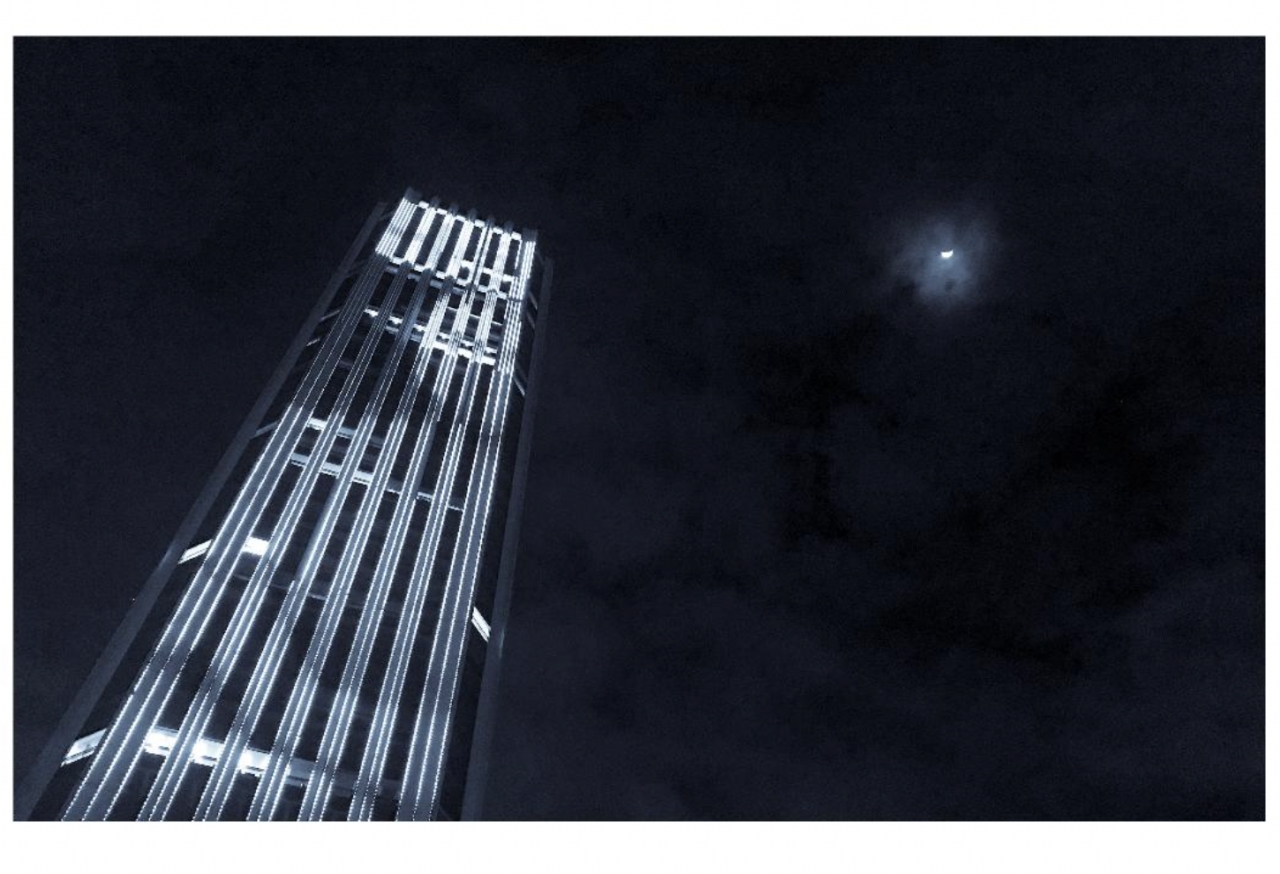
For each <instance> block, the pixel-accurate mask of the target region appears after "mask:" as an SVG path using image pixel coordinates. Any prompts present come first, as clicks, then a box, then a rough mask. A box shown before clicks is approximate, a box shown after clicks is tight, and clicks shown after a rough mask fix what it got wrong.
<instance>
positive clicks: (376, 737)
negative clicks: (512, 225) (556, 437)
mask: <svg viewBox="0 0 1280 874" xmlns="http://www.w3.org/2000/svg"><path fill="white" fill-rule="evenodd" d="M479 248H481V249H482V248H483V247H479ZM474 296H475V292H473V291H469V292H467V295H466V298H467V301H466V302H467V303H468V310H469V308H470V307H469V300H470V299H472V298H474ZM496 303H497V297H496V296H495V295H485V296H484V308H483V310H482V311H481V318H480V324H479V325H478V326H477V328H476V337H478V338H483V339H484V340H486V341H487V338H488V334H489V325H490V322H491V321H492V319H493V310H494V306H495V305H496ZM458 321H459V323H460V324H465V323H463V322H462V307H461V305H460V306H459V317H458ZM457 336H458V335H457V334H456V333H455V338H456V337H457ZM455 361H456V359H455ZM455 366H456V365H455ZM479 375H480V366H479V365H478V364H477V363H476V362H475V361H470V362H468V363H467V367H466V371H465V375H464V377H463V385H462V388H461V392H460V396H459V399H458V411H457V412H455V414H454V421H453V423H452V426H451V428H450V432H449V438H448V441H447V442H446V444H445V451H444V459H443V462H442V465H441V470H440V474H439V477H438V478H437V483H436V488H435V489H434V494H435V495H436V496H437V498H440V497H445V498H446V499H445V500H436V501H433V502H432V504H431V508H430V510H429V511H428V514H427V522H426V528H425V530H424V532H423V538H422V543H421V546H420V547H419V549H418V555H417V558H416V560H415V563H414V568H413V575H412V578H411V581H410V589H409V593H408V594H407V595H406V597H405V601H404V606H403V607H402V608H401V613H400V619H399V622H398V623H397V627H396V635H395V640H394V642H393V644H392V652H391V659H390V661H389V663H388V668H387V673H386V674H385V675H384V678H383V683H382V687H381V690H380V691H379V694H378V703H377V708H376V710H375V713H374V718H373V722H372V723H371V725H370V728H369V741H368V743H366V744H365V750H364V756H363V758H362V760H361V763H360V771H359V774H358V775H357V777H356V782H355V785H354V787H353V788H352V799H351V808H350V812H349V813H348V817H347V818H348V819H350V820H360V819H369V818H370V817H371V816H372V813H373V800H374V794H375V792H376V790H377V787H378V785H379V782H380V780H381V776H382V768H383V765H384V764H385V762H386V756H387V751H388V747H389V746H390V741H391V730H392V727H393V726H394V725H395V720H396V715H397V713H398V712H399V699H400V694H401V692H402V691H403V688H404V682H405V673H406V671H407V669H408V661H409V655H410V652H411V651H412V648H413V644H414V642H415V640H416V638H417V628H418V624H419V621H420V619H421V611H422V607H423V605H424V602H425V598H426V588H427V582H428V581H429V580H430V577H431V569H432V567H433V566H434V564H435V558H436V550H437V547H438V545H439V543H440V539H441V535H442V533H443V527H444V517H445V512H446V511H447V507H448V501H447V496H449V495H451V494H452V493H453V483H454V480H455V478H456V476H457V471H458V466H459V462H460V460H461V455H462V447H463V444H464V443H465V437H466V431H467V426H468V424H469V423H470V420H471V411H472V408H473V405H474V400H475V394H476V385H477V383H478V381H479ZM436 415H439V413H438V412H437V413H436ZM412 749H413V745H412V742H411V743H410V750H411V752H412Z"/></svg>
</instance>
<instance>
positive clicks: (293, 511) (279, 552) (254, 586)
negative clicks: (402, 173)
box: [138, 282, 403, 819]
mask: <svg viewBox="0 0 1280 874" xmlns="http://www.w3.org/2000/svg"><path fill="white" fill-rule="evenodd" d="M402 285H403V283H394V282H393V283H392V286H391V288H390V289H389V290H388V292H387V299H388V300H387V310H388V312H389V311H390V309H391V308H392V307H394V305H395V304H394V298H395V296H396V295H397V294H398V293H399V290H400V288H401V287H402ZM380 329H381V325H379V324H377V323H375V330H373V331H370V332H369V333H368V334H367V335H366V336H365V338H364V340H363V342H362V344H361V347H360V351H359V353H358V355H357V356H356V361H355V363H354V364H353V366H352V367H351V369H350V371H349V372H348V373H347V375H346V378H345V380H344V381H343V383H342V388H341V391H340V392H339V394H338V398H337V399H336V400H335V402H334V408H333V412H332V414H330V416H329V418H330V420H333V421H339V422H341V421H343V420H345V418H346V416H347V412H348V410H349V409H350V407H351V405H352V403H353V402H354V400H355V397H356V392H357V388H358V386H359V385H360V382H361V381H362V380H363V378H364V375H365V373H366V371H367V370H368V368H369V363H370V361H371V360H372V359H373V355H374V351H375V350H376V348H377V346H378V344H379V342H380V334H381V330H380ZM310 418H311V416H310V415H308V416H307V419H310ZM337 436H338V430H337V429H330V428H326V429H325V430H324V431H322V432H320V438H319V440H318V441H317V444H316V448H315V449H314V450H313V454H312V458H311V461H310V462H309V463H308V465H307V467H305V468H303V471H302V475H301V476H300V477H299V478H298V481H297V482H296V483H295V484H294V486H293V488H292V489H291V490H290V494H289V497H288V500H287V501H286V502H285V506H284V509H283V510H282V511H281V514H280V518H279V520H278V521H277V522H276V524H275V530H274V536H273V537H272V539H271V541H270V543H269V544H268V545H267V547H266V549H265V553H264V555H263V557H262V561H260V562H259V563H258V565H257V567H256V568H255V569H254V571H253V574H252V576H251V577H250V578H249V581H248V583H246V584H245V588H244V592H243V594H242V595H241V597H240V600H239V601H238V602H237V604H236V607H235V612H234V613H233V614H232V616H231V620H230V622H229V623H228V625H227V628H226V630H225V631H224V632H223V634H222V637H221V639H220V640H219V642H218V647H217V650H216V651H215V652H214V654H213V658H212V660H211V662H210V664H209V666H208V669H207V670H206V672H205V675H204V679H203V680H202V681H201V683H200V687H199V688H198V689H197V690H196V695H195V698H194V699H193V700H192V702H191V705H190V707H189V708H188V709H187V713H186V715H185V716H184V717H183V720H182V725H181V727H180V728H179V729H178V740H177V750H178V753H179V754H178V755H177V756H173V757H171V758H170V759H168V760H166V761H165V763H164V764H163V765H162V766H161V768H160V773H159V774H157V775H156V778H155V782H154V783H153V784H152V786H151V790H150V792H148V794H147V798H146V801H144V802H143V805H142V809H141V811H140V812H139V814H138V818H139V819H163V818H164V817H165V814H166V813H167V812H168V809H169V806H170V805H171V804H172V803H173V799H174V798H175V797H176V795H177V792H178V788H179V786H180V785H181V783H182V779H183V776H184V773H185V766H186V760H187V758H188V757H189V755H190V752H189V750H190V748H191V745H192V744H194V743H195V741H196V739H197V738H198V737H199V736H200V735H202V734H203V733H204V730H205V727H206V726H207V724H208V721H209V719H210V718H211V717H212V715H213V709H214V706H215V705H216V703H217V700H218V698H219V697H220V696H221V694H222V690H223V688H224V687H225V686H226V683H227V680H228V679H229V678H230V677H231V675H232V672H233V670H234V668H235V665H236V664H237V662H238V661H239V658H240V655H241V653H242V651H243V649H244V646H245V643H246V641H247V639H248V636H249V632H250V630H251V629H252V627H253V625H254V621H255V620H256V618H257V615H258V611H259V610H260V609H261V607H262V603H263V600H264V599H265V596H266V592H267V589H268V586H269V583H270V580H271V578H272V576H273V575H274V574H275V571H276V569H277V567H278V566H279V563H280V561H281V559H282V558H283V556H284V553H285V549H286V548H287V544H288V543H289V542H290V541H291V540H292V538H293V536H294V534H295V532H296V529H297V524H298V520H299V519H300V518H301V517H302V513H303V510H304V509H305V507H306V505H307V502H308V501H309V499H310V497H311V493H312V490H313V489H314V487H315V484H316V481H317V480H318V479H319V477H320V464H321V462H322V461H323V459H325V458H327V457H328V455H329V452H330V451H331V450H332V448H333V444H334V442H335V441H336V440H337Z"/></svg>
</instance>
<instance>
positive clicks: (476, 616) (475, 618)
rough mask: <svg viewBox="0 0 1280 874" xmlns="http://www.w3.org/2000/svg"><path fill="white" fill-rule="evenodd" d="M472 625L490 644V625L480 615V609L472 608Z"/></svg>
mask: <svg viewBox="0 0 1280 874" xmlns="http://www.w3.org/2000/svg"><path fill="white" fill-rule="evenodd" d="M471 624H472V625H474V626H475V627H476V631H478V632H480V636H481V637H483V638H484V642H485V643H488V642H489V623H488V622H485V620H484V617H483V616H481V615H480V608H479V607H472V608H471Z"/></svg>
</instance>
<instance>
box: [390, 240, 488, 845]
mask: <svg viewBox="0 0 1280 874" xmlns="http://www.w3.org/2000/svg"><path fill="white" fill-rule="evenodd" d="M501 248H502V250H503V251H505V241H504V244H503V246H502V247H501ZM486 255H487V251H484V250H482V251H481V252H480V253H479V255H478V259H480V260H481V263H483V258H484V257H485V256H486ZM495 298H496V295H489V299H490V300H493V299H495ZM510 340H511V334H510V333H509V332H506V331H504V332H503V346H504V351H505V347H506V346H507V345H508V344H509V343H510ZM475 342H476V343H477V344H480V343H485V344H487V343H488V328H487V326H486V328H485V331H484V333H483V334H481V333H480V332H477V335H476V340H475ZM473 363H474V362H473ZM497 375H498V376H501V374H497ZM500 382H501V380H500V379H498V380H493V381H491V382H490V383H489V387H488V392H487V393H486V397H485V402H484V412H483V414H482V417H481V423H480V432H481V433H480V437H481V442H482V443H483V441H484V439H485V437H486V435H487V432H488V431H489V430H491V427H490V424H491V418H492V416H493V413H494V411H493V397H494V390H495V388H497V389H498V390H499V392H500V391H501V388H500V385H499V383H500ZM469 417H470V410H468V418H469ZM466 430H467V425H464V426H463V432H464V433H465V431H466ZM477 450H481V446H480V445H479V444H478V445H477ZM485 454H486V453H483V452H481V454H478V455H476V456H475V457H474V458H473V461H472V467H471V474H470V477H469V478H468V483H467V490H466V498H465V500H464V511H463V517H462V520H461V522H460V526H459V536H458V539H457V540H456V541H455V543H454V548H453V550H452V555H451V556H450V563H449V573H448V576H447V577H446V582H445V591H444V597H443V599H442V601H441V604H440V612H439V613H438V614H437V619H436V627H435V634H434V635H433V637H432V640H431V649H430V655H429V656H428V659H427V676H426V682H425V685H424V687H423V691H422V696H421V698H420V699H419V701H418V708H417V713H416V715H415V718H414V729H413V737H412V739H411V740H410V743H409V758H408V761H407V763H406V765H405V772H404V778H403V780H402V781H401V786H402V789H401V793H400V805H399V807H398V809H397V811H396V819H398V820H405V819H429V818H430V817H431V810H432V808H431V807H430V806H425V807H424V806H423V804H422V801H423V795H424V793H423V783H424V778H425V776H426V774H427V773H428V772H429V771H430V770H431V769H432V765H433V762H434V759H435V755H434V750H433V749H432V743H433V740H436V741H437V742H440V743H442V739H441V738H438V737H437V736H436V735H435V734H434V732H435V728H436V724H435V713H436V710H437V709H438V708H437V707H436V706H434V705H433V706H432V707H431V721H430V724H429V725H427V727H426V731H425V741H424V742H423V743H419V741H418V738H419V737H420V736H421V735H422V734H423V733H424V732H423V728H424V717H425V715H426V713H427V702H428V699H429V698H430V697H431V690H432V688H433V687H437V688H438V687H439V685H440V682H441V680H440V676H439V675H440V674H441V673H443V672H445V671H446V670H447V668H446V667H445V665H446V664H447V663H448V662H449V660H450V659H451V655H452V649H453V647H452V645H451V644H452V635H453V633H454V631H455V626H456V623H455V621H454V614H455V613H457V611H458V609H459V607H457V606H453V607H452V609H451V604H460V601H461V590H462V589H463V588H466V589H467V591H470V586H469V585H468V580H467V579H466V574H467V573H468V570H469V568H468V561H469V554H470V552H471V544H470V543H468V545H467V549H466V552H465V553H464V552H463V550H462V538H463V536H464V534H465V535H470V534H471V532H472V531H473V528H474V525H475V514H476V513H477V512H487V502H486V505H485V506H484V507H483V508H482V507H481V506H480V504H479V503H478V502H477V488H476V483H477V478H476V477H477V471H479V470H480V469H481V467H482V459H483V458H484V457H485ZM460 555H461V556H462V560H461V561H459V557H460ZM467 604H468V606H470V597H469V596H468V600H467ZM462 621H463V622H464V623H465V621H466V618H465V615H464V618H463V620H462ZM442 628H443V629H446V630H447V634H448V635H449V639H448V640H445V641H444V642H443V646H442V645H441V644H442V634H441V630H442Z"/></svg>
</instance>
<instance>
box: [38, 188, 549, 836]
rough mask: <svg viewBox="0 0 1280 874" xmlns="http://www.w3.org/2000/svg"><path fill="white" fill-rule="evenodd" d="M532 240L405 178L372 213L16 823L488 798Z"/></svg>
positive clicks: (406, 810) (407, 807)
mask: <svg viewBox="0 0 1280 874" xmlns="http://www.w3.org/2000/svg"><path fill="white" fill-rule="evenodd" d="M535 237H536V234H534V233H533V232H530V231H527V230H525V231H520V232H516V231H513V230H512V226H511V225H510V224H507V225H505V226H498V225H496V224H495V223H494V222H493V221H492V220H478V219H477V218H476V217H475V214H474V213H471V214H468V215H461V214H459V213H458V212H457V210H456V209H454V208H452V207H450V208H448V209H445V208H441V207H440V206H438V204H437V202H436V201H430V202H425V201H420V200H419V198H418V196H417V194H416V193H414V192H413V191H409V192H408V193H406V195H405V197H404V198H403V199H402V200H401V201H400V203H399V204H398V205H397V206H396V207H395V209H394V210H391V211H390V212H388V211H387V210H386V208H385V205H379V207H378V208H376V209H375V210H374V213H373V215H371V216H370V218H369V220H368V222H366V224H365V227H364V228H363V230H362V231H361V233H360V236H359V237H358V238H357V239H356V241H355V243H354V244H353V245H352V247H351V249H350V250H349V251H348V253H347V255H346V258H345V259H344V260H343V262H342V265H341V266H340V267H339V269H338V271H337V273H336V274H335V275H334V277H333V279H332V280H331V281H330V283H329V285H328V287H327V288H326V289H325V291H324V294H323V296H322V297H321V300H320V302H319V304H318V305H317V306H316V308H315V310H314V311H313V312H312V314H311V316H310V318H309V319H308V320H307V322H306V324H305V325H304V327H303V329H302V332H301V333H300V335H299V336H298V339H297V340H296V341H295V342H294V345H293V347H292V348H291V349H290V350H289V353H288V354H287V355H286V356H285V360H284V361H283V362H282V363H281V365H280V367H279V369H278V370H277V372H276V374H275V375H274V377H273V378H272V380H271V382H270V384H269V385H268V386H267V388H266V390H265V391H264V392H263V394H262V396H261V398H260V399H259V401H258V403H257V405H256V406H255V407H254V409H253V411H252V412H251V413H250V415H249V418H248V420H247V421H246V423H245V425H244V426H243V427H242V428H241V431H240V433H239V434H238V435H237V438H236V442H235V444H234V445H233V446H232V447H231V449H229V450H228V452H227V454H226V455H225V456H224V458H223V460H222V462H221V463H220V464H219V467H218V469H217V470H216V471H215V472H214V474H213V476H212V478H211V480H210V482H209V484H208V485H207V486H206V488H205V491H204V492H203V493H202V494H201V496H200V498H199V499H198V500H197V503H196V506H195V507H194V508H193V509H192V511H191V513H190V514H189V515H188V517H187V519H186V520H185V521H184V522H183V524H182V526H181V528H180V529H179V531H178V534H177V536H176V538H175V539H174V541H173V543H172V545H171V546H170V548H169V550H168V552H167V553H166V554H165V556H164V558H163V559H162V560H161V562H160V564H159V566H158V567H157V569H156V571H155V572H154V573H153V574H152V576H151V578H150V580H149V581H148V582H147V584H146V586H145V588H144V589H143V592H142V594H141V595H140V596H139V598H138V599H137V600H136V602H135V605H134V608H133V610H132V611H131V612H130V614H129V615H128V616H127V617H126V619H125V622H124V624H123V625H122V626H121V628H120V630H119V631H118V632H117V634H116V636H115V638H113V640H112V642H111V644H110V646H109V647H108V649H107V651H106V653H105V654H104V655H103V657H102V658H101V659H100V660H99V663H98V665H97V667H96V668H95V670H94V673H93V675H92V676H91V677H90V679H89V681H88V682H87V684H86V686H85V688H84V689H83V690H82V692H81V694H80V696H79V697H78V698H77V700H76V702H75V703H74V704H73V705H72V707H71V709H70V711H69V712H68V714H67V716H66V717H65V718H64V720H63V722H62V724H61V725H60V727H59V729H58V733H57V736H55V738H54V739H53V741H52V742H51V744H50V747H49V748H48V749H47V750H46V752H45V754H44V756H43V757H42V759H41V760H40V761H38V762H37V764H36V766H35V768H34V769H33V771H32V773H31V775H30V776H29V777H28V780H27V782H26V783H25V784H24V785H23V786H22V787H20V789H19V792H18V794H17V798H16V810H15V813H16V815H17V816H18V818H28V817H30V818H36V819H53V818H63V819H76V820H80V819H135V818H137V819H192V818H195V819H246V818H247V819H353V820H357V819H392V818H395V819H437V818H439V819H457V818H473V817H475V816H477V815H478V813H479V807H480V803H481V800H482V793H483V788H484V783H485V779H486V770H487V768H486V749H487V745H488V743H487V742H488V737H489V734H490V732H491V730H492V724H493V718H494V704H495V700H496V684H497V679H498V668H499V661H500V654H501V646H502V635H503V627H504V623H505V619H506V613H507V605H508V603H509V599H510V589H511V578H512V571H513V562H514V557H515V547H516V544H517V541H518V539H519V504H520V500H521V492H522V488H523V474H524V468H525V466H526V464H527V458H528V452H529V438H530V428H531V424H532V421H531V420H532V410H533V397H532V390H533V389H532V383H531V382H530V377H531V374H532V371H533V369H534V366H533V365H534V362H535V361H536V359H537V353H536V351H535V350H536V348H540V347H541V344H542V334H541V331H539V330H538V329H539V328H540V327H541V324H542V322H541V318H540V306H541V310H542V312H545V305H546V295H547V290H548V289H549V285H550V276H551V264H550V261H549V260H546V261H544V259H543V258H542V257H541V255H540V253H539V252H538V250H537V247H536V242H535ZM535 289H536V290H535ZM535 334H536V335H537V337H538V342H537V343H535V342H534V340H535ZM527 393H528V396H527V397H526V394H527Z"/></svg>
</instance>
